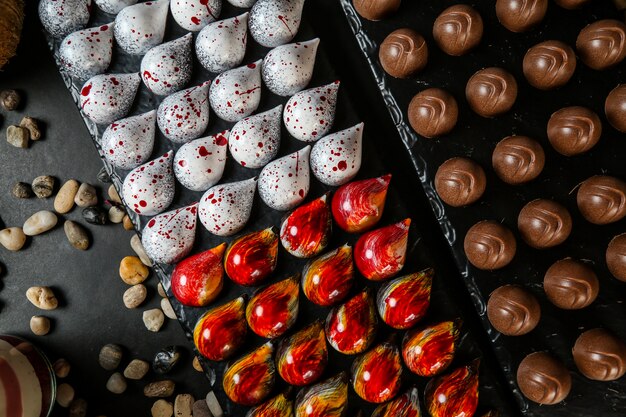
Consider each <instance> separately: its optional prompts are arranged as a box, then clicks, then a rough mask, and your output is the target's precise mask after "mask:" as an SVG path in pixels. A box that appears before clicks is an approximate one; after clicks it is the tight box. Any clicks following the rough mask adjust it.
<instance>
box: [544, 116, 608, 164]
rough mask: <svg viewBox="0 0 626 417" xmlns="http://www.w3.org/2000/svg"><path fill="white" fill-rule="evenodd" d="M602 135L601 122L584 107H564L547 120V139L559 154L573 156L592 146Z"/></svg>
mask: <svg viewBox="0 0 626 417" xmlns="http://www.w3.org/2000/svg"><path fill="white" fill-rule="evenodd" d="M600 135H602V122H601V121H600V118H599V117H598V115H597V114H595V113H594V112H593V111H591V110H589V109H588V108H586V107H580V106H573V107H564V108H562V109H561V110H558V111H556V112H554V113H552V116H550V120H549V121H548V140H549V141H550V144H551V145H552V147H553V148H554V149H555V150H556V151H557V152H558V153H560V154H561V155H565V156H573V155H578V154H581V153H584V152H587V151H588V150H589V149H591V148H593V147H594V146H595V145H596V143H598V141H599V140H600Z"/></svg>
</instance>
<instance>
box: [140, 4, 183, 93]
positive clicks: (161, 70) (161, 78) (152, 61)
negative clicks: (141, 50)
mask: <svg viewBox="0 0 626 417" xmlns="http://www.w3.org/2000/svg"><path fill="white" fill-rule="evenodd" d="M178 1H180V0H176V1H174V2H173V3H172V4H174V3H178ZM192 41H193V36H192V35H191V33H188V34H186V35H185V36H182V37H180V38H178V39H174V40H173V41H170V42H166V43H163V44H161V45H157V46H155V47H154V48H152V49H150V50H149V51H148V52H146V54H145V55H144V57H143V59H142V60H141V66H140V70H139V73H140V74H141V78H142V79H143V83H144V84H145V85H146V87H148V90H150V91H152V92H153V93H154V94H157V95H160V96H166V95H168V94H172V93H174V92H176V91H178V90H180V89H181V88H183V87H184V86H185V85H186V84H187V83H188V82H189V80H190V79H191V72H192V69H193V57H192V55H191V42H192Z"/></svg>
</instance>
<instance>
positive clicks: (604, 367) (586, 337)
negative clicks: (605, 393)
mask: <svg viewBox="0 0 626 417" xmlns="http://www.w3.org/2000/svg"><path fill="white" fill-rule="evenodd" d="M572 355H573V356H574V362H575V363H576V367H577V368H578V370H579V371H580V373H581V374H583V375H584V376H586V377H587V378H589V379H593V380H594V381H615V380H616V379H618V378H621V377H622V376H623V375H624V374H625V373H626V343H624V341H623V340H621V339H619V338H618V337H617V336H615V335H614V334H613V333H611V332H609V331H608V330H605V329H591V330H587V331H586V332H584V333H583V334H581V335H580V336H578V339H576V343H575V344H574V348H573V349H572Z"/></svg>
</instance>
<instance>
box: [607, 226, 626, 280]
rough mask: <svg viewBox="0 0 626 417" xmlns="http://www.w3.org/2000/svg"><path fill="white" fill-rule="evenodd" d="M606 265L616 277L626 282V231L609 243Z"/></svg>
mask: <svg viewBox="0 0 626 417" xmlns="http://www.w3.org/2000/svg"><path fill="white" fill-rule="evenodd" d="M606 266H607V267H608V268H609V271H610V272H611V274H612V275H613V276H614V277H615V278H617V279H619V280H620V281H624V282H626V233H622V234H621V235H617V236H615V237H614V238H613V239H612V240H611V242H610V243H609V246H608V247H607V248H606Z"/></svg>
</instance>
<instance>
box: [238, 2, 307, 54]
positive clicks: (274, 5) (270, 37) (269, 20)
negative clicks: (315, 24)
mask: <svg viewBox="0 0 626 417" xmlns="http://www.w3.org/2000/svg"><path fill="white" fill-rule="evenodd" d="M303 7H304V0H258V1H257V2H256V3H255V4H254V6H252V10H250V25H249V26H250V34H251V35H252V37H253V38H254V40H255V41H257V42H258V43H260V44H261V45H263V46H267V47H268V48H274V47H276V46H278V45H283V44H285V43H287V42H290V41H291V40H292V39H293V38H294V36H296V33H298V29H299V28H300V21H301V20H302V8H303Z"/></svg>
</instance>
